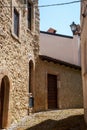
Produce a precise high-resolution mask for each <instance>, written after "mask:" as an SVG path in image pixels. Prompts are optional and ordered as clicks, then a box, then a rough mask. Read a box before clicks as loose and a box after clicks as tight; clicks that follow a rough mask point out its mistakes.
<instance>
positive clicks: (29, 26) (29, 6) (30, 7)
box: [27, 2, 32, 30]
mask: <svg viewBox="0 0 87 130" xmlns="http://www.w3.org/2000/svg"><path fill="white" fill-rule="evenodd" d="M31 13H32V5H31V3H30V2H28V16H27V19H28V28H29V29H30V30H31Z"/></svg>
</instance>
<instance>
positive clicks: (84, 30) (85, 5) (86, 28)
mask: <svg viewBox="0 0 87 130" xmlns="http://www.w3.org/2000/svg"><path fill="white" fill-rule="evenodd" d="M80 18H81V66H82V81H83V97H84V98H83V99H84V100H83V101H84V116H85V121H86V124H87V1H84V0H82V2H81V16H80Z"/></svg>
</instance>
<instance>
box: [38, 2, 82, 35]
mask: <svg viewBox="0 0 87 130" xmlns="http://www.w3.org/2000/svg"><path fill="white" fill-rule="evenodd" d="M72 1H77V0H39V6H41V5H49V4H59V3H66V2H72ZM39 11H40V31H47V30H48V29H49V28H50V27H52V28H54V29H55V30H57V32H56V33H57V34H63V35H68V36H72V32H71V29H70V25H71V24H72V22H73V21H74V22H75V23H76V24H80V2H79V3H73V4H68V5H62V6H52V7H39Z"/></svg>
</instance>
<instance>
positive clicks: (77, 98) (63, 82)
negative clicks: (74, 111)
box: [35, 55, 83, 111]
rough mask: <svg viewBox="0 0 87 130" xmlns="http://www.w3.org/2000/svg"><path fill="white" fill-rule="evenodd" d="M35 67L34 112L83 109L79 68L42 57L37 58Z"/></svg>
mask: <svg viewBox="0 0 87 130" xmlns="http://www.w3.org/2000/svg"><path fill="white" fill-rule="evenodd" d="M36 66H37V67H36V83H37V84H36V87H35V88H37V89H36V90H35V92H36V93H35V110H36V111H38V110H39V111H44V110H50V109H70V108H82V107H83V93H82V79H81V68H80V67H79V66H76V65H72V64H69V63H66V62H63V61H60V60H55V59H53V58H50V57H47V56H43V55H40V56H39V59H38V62H37V64H36ZM54 86H55V87H56V88H55V87H54ZM50 88H51V89H50ZM53 91H55V92H54V93H53Z"/></svg>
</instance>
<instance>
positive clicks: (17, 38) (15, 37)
mask: <svg viewBox="0 0 87 130" xmlns="http://www.w3.org/2000/svg"><path fill="white" fill-rule="evenodd" d="M11 35H12V37H13V38H14V39H15V40H16V41H18V42H19V43H21V40H20V37H17V36H16V35H15V34H14V33H11Z"/></svg>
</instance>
